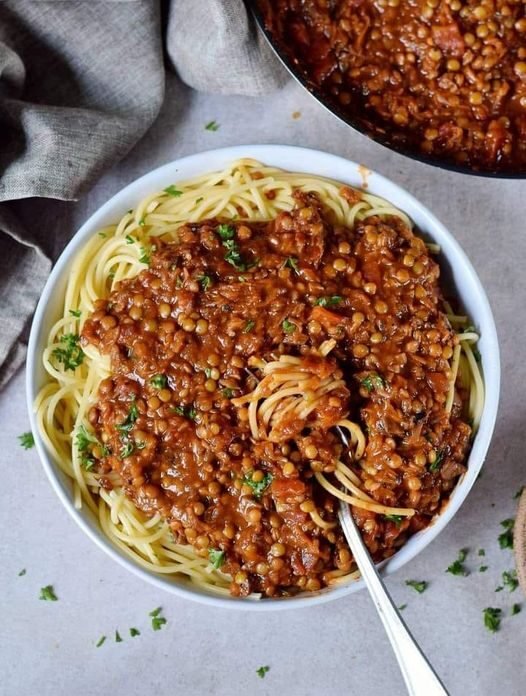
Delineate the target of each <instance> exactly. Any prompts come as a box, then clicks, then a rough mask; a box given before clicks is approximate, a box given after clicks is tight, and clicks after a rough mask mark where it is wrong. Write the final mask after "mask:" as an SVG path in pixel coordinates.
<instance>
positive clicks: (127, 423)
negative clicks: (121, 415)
mask: <svg viewBox="0 0 526 696" xmlns="http://www.w3.org/2000/svg"><path fill="white" fill-rule="evenodd" d="M138 417H139V409H138V408H137V404H136V403H135V401H132V404H131V406H130V410H129V411H128V415H127V416H126V418H125V420H123V422H122V423H121V424H120V425H118V426H117V430H120V431H121V433H129V432H130V430H131V429H132V428H133V425H134V423H135V421H136V420H137V418H138Z"/></svg>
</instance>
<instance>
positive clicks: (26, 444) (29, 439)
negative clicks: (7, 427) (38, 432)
mask: <svg viewBox="0 0 526 696" xmlns="http://www.w3.org/2000/svg"><path fill="white" fill-rule="evenodd" d="M18 439H19V440H20V446H21V447H23V448H24V449H26V450H28V449H31V448H32V447H34V446H35V437H34V435H33V433H32V432H27V433H22V435H19V436H18Z"/></svg>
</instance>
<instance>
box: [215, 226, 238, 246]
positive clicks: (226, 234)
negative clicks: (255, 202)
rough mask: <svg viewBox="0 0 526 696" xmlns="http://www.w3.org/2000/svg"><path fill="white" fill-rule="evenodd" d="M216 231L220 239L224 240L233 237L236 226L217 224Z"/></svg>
mask: <svg viewBox="0 0 526 696" xmlns="http://www.w3.org/2000/svg"><path fill="white" fill-rule="evenodd" d="M216 232H217V234H218V235H219V236H220V237H221V240H222V241H223V242H226V241H227V240H229V239H234V237H235V234H236V228H235V227H233V226H232V225H218V226H217V230H216Z"/></svg>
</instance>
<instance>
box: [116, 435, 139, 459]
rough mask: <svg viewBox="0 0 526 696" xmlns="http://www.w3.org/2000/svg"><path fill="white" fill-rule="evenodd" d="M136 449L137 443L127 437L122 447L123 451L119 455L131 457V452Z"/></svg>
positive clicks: (122, 457) (123, 457)
mask: <svg viewBox="0 0 526 696" xmlns="http://www.w3.org/2000/svg"><path fill="white" fill-rule="evenodd" d="M134 449H135V444H134V442H133V441H132V440H130V439H129V438H127V439H126V440H125V441H124V442H123V444H122V447H121V451H120V452H119V457H120V458H121V459H125V458H126V457H129V456H130V455H131V454H133V451H134Z"/></svg>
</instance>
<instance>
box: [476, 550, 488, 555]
mask: <svg viewBox="0 0 526 696" xmlns="http://www.w3.org/2000/svg"><path fill="white" fill-rule="evenodd" d="M478 555H479V556H485V555H486V552H485V551H484V549H479V550H478Z"/></svg>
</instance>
